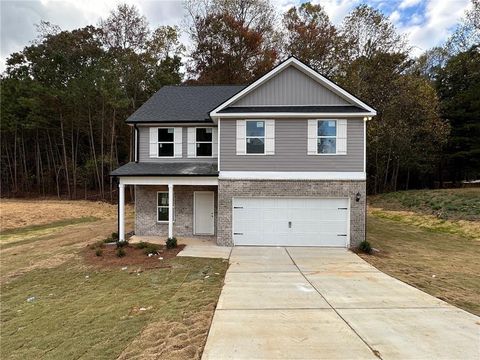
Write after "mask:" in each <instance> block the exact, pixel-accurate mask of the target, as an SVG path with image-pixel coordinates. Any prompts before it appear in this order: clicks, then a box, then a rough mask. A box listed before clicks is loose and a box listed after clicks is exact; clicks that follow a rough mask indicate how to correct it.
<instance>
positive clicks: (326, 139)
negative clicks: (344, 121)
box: [317, 120, 337, 154]
mask: <svg viewBox="0 0 480 360" xmlns="http://www.w3.org/2000/svg"><path fill="white" fill-rule="evenodd" d="M336 153H337V121H336V120H319V121H318V123H317V154H336Z"/></svg>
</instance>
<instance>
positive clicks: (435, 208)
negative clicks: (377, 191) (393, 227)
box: [368, 188, 480, 240]
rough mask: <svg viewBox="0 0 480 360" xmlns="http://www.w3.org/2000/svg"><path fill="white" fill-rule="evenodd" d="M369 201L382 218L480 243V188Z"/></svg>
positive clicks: (371, 209)
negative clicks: (479, 241)
mask: <svg viewBox="0 0 480 360" xmlns="http://www.w3.org/2000/svg"><path fill="white" fill-rule="evenodd" d="M368 200H369V201H368V203H369V206H368V211H369V213H370V214H371V215H374V216H376V217H378V218H383V219H387V220H393V221H399V222H403V223H406V224H409V225H415V226H419V227H421V228H422V229H425V230H428V231H433V232H436V233H446V234H452V235H459V236H462V237H466V238H470V239H475V240H480V188H478V189H477V188H474V189H448V190H443V189H442V190H412V191H399V192H395V193H389V194H382V195H378V196H372V197H370V198H369V199H368Z"/></svg>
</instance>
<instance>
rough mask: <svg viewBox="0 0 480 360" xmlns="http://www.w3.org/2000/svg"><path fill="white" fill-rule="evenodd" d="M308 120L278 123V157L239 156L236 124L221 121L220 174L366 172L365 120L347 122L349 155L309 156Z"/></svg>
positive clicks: (279, 120) (276, 122)
mask: <svg viewBox="0 0 480 360" xmlns="http://www.w3.org/2000/svg"><path fill="white" fill-rule="evenodd" d="M307 123H308V120H306V119H277V120H275V155H237V154H236V120H233V119H232V120H230V119H228V120H227V119H222V120H221V121H220V134H221V136H220V140H219V141H220V171H340V172H348V171H352V172H357V171H363V141H364V137H363V130H364V125H363V120H362V119H348V120H347V155H307V131H308V129H307Z"/></svg>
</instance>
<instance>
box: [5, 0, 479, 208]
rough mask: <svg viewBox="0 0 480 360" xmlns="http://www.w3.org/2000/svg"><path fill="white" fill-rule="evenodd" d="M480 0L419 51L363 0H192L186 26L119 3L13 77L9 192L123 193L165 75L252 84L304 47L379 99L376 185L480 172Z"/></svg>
mask: <svg viewBox="0 0 480 360" xmlns="http://www.w3.org/2000/svg"><path fill="white" fill-rule="evenodd" d="M479 4H480V0H472V8H471V10H469V11H467V12H466V13H465V16H464V18H463V19H462V21H461V23H460V24H459V26H458V27H457V29H456V31H455V32H454V33H453V34H452V36H451V37H450V38H449V39H448V40H447V41H446V42H445V44H444V45H443V46H441V47H436V48H433V49H429V50H427V51H426V52H425V53H423V54H422V55H420V56H419V57H416V58H413V57H412V56H411V55H410V54H411V50H412V49H411V46H410V44H409V43H408V41H407V40H406V38H405V36H402V35H401V34H399V33H398V31H397V30H396V28H395V27H394V25H393V24H392V23H391V22H390V20H389V19H388V17H386V16H385V15H384V14H382V13H381V12H380V11H378V10H376V9H374V8H372V7H369V6H367V5H359V6H357V7H356V8H355V9H353V10H352V12H351V13H350V14H348V15H347V16H346V17H345V19H344V20H343V22H342V23H341V24H340V25H338V26H337V25H334V24H333V23H332V22H331V21H330V19H329V17H328V15H327V13H326V12H325V10H324V9H323V8H322V6H321V5H315V4H311V3H304V4H302V5H300V6H298V7H292V8H290V9H289V10H287V11H286V12H285V13H283V14H279V13H278V12H277V11H276V10H275V8H274V7H273V5H272V4H271V3H270V1H269V0H204V1H201V2H199V1H187V2H185V4H184V6H185V9H186V14H187V15H186V18H185V23H184V24H183V25H184V28H185V29H186V32H187V34H188V37H189V42H188V44H182V43H181V41H180V37H181V30H180V28H179V27H177V26H160V27H158V28H155V29H151V27H150V25H149V23H148V21H147V19H146V18H145V17H144V16H142V15H141V14H140V13H139V11H138V9H136V8H135V7H134V6H128V5H125V4H124V5H119V6H118V7H117V8H116V9H115V10H113V11H112V12H111V13H110V15H109V16H108V17H107V18H106V19H102V20H101V21H100V22H99V24H97V25H96V26H93V25H91V26H87V27H85V28H82V29H76V30H72V31H62V30H61V29H59V28H58V27H57V26H55V25H52V24H50V23H46V22H42V23H41V24H40V25H39V26H38V37H37V39H35V40H34V41H33V43H32V44H31V45H29V46H26V47H25V48H24V49H23V50H22V51H21V52H18V53H14V54H11V55H10V57H9V58H8V60H7V68H6V71H5V72H4V74H2V76H1V79H0V84H1V123H0V131H1V137H2V141H1V169H0V175H1V176H0V181H1V190H2V195H7V196H21V195H24V194H38V195H57V196H59V197H61V196H66V197H69V198H79V197H87V198H88V197H92V198H101V199H108V200H112V199H113V198H114V196H115V189H114V184H113V183H112V179H111V178H110V177H109V172H110V171H111V170H112V169H114V168H116V167H117V166H119V165H120V164H123V163H125V162H128V161H129V160H131V152H130V144H131V141H132V134H131V129H130V128H129V127H128V126H126V125H125V124H124V120H125V119H126V118H127V117H128V116H129V115H130V114H131V113H133V112H134V111H135V110H136V109H137V108H138V107H139V106H140V105H141V104H142V103H143V102H144V101H146V100H147V99H148V98H149V97H150V96H151V95H152V94H153V93H154V92H156V91H157V90H158V89H160V88H161V87H162V86H164V85H169V84H180V83H189V84H246V83H250V82H251V81H253V80H255V79H256V78H258V77H259V76H261V75H263V74H264V73H266V72H267V71H268V70H270V69H271V68H272V67H273V66H275V65H276V64H277V63H278V62H279V61H281V60H282V59H284V58H286V57H287V56H290V55H294V56H296V57H297V58H299V59H300V60H302V61H304V62H305V63H307V64H308V65H310V66H311V67H313V68H314V69H316V70H318V71H319V72H320V73H321V74H323V75H325V76H327V77H329V78H330V79H332V80H334V81H335V82H337V83H338V84H339V85H341V86H342V87H344V88H345V89H347V90H348V91H350V92H352V93H353V94H354V95H356V96H358V97H359V98H361V99H362V100H364V101H365V102H367V103H368V104H370V105H371V106H373V107H374V108H376V109H377V110H378V115H377V116H376V117H375V118H374V119H373V120H372V121H370V122H369V123H368V131H367V144H368V146H367V165H368V169H367V172H368V189H369V192H370V193H379V192H385V191H395V190H399V189H408V188H418V187H432V186H434V185H435V183H439V184H442V183H443V182H445V181H453V182H459V181H461V180H470V179H476V178H478V177H479V175H480V121H479V118H480V102H479V95H478V94H480V55H479V43H480V29H479V23H480V15H479V14H480V5H479Z"/></svg>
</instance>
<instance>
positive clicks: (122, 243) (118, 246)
mask: <svg viewBox="0 0 480 360" xmlns="http://www.w3.org/2000/svg"><path fill="white" fill-rule="evenodd" d="M116 244H117V249H119V248H123V247H125V246H127V245H128V241H126V240H124V241H118V240H117V241H116Z"/></svg>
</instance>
